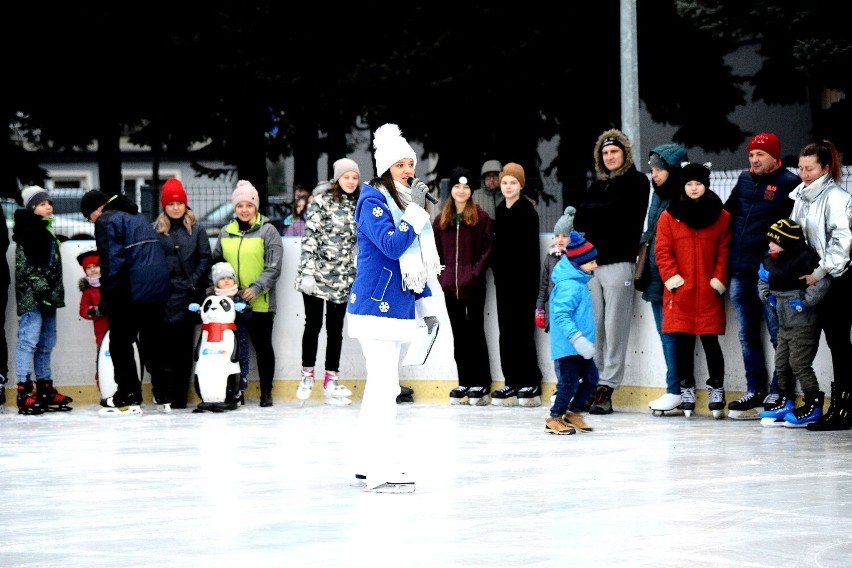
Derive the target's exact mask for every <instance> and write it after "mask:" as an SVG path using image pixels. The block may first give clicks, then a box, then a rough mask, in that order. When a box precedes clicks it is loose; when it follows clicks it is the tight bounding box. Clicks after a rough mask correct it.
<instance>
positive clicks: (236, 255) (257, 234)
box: [213, 213, 284, 312]
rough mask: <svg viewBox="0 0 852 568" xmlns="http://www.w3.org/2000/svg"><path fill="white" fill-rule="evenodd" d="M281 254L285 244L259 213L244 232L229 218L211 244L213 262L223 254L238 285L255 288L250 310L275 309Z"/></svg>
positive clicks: (276, 230)
mask: <svg viewBox="0 0 852 568" xmlns="http://www.w3.org/2000/svg"><path fill="white" fill-rule="evenodd" d="M283 257H284V245H283V244H282V242H281V235H280V234H279V233H278V229H276V228H275V226H274V225H273V224H272V223H270V222H269V219H268V218H267V217H266V216H265V215H261V214H259V213H258V215H257V217H256V218H255V220H254V222H253V223H252V225H251V227H250V228H249V230H248V231H246V232H245V234H243V233H242V232H241V231H240V229H239V223H238V222H237V220H236V219H233V220H231V221H230V222H229V223H228V224H227V225H225V226H224V227H222V229H221V230H220V231H219V238H218V240H217V241H216V246H215V247H214V248H213V259H214V262H215V261H217V260H218V259H221V258H223V259H225V260H226V261H228V262H229V263H231V266H233V267H234V272H236V274H237V286H238V287H239V288H240V289H243V288H251V289H253V290H254V292H255V294H256V297H255V299H254V300H253V301H252V302H251V308H252V311H253V312H275V311H276V307H277V306H276V300H275V284H276V282H278V278H279V277H280V276H281V261H282V258H283Z"/></svg>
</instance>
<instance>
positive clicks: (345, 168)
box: [331, 158, 361, 183]
mask: <svg viewBox="0 0 852 568" xmlns="http://www.w3.org/2000/svg"><path fill="white" fill-rule="evenodd" d="M346 172H355V173H356V174H358V177H359V178H360V177H361V170H360V169H358V163H357V162H355V160H350V159H349V158H340V159H339V160H337V161H336V162H334V177H333V178H331V181H332V183H333V182H336V181H337V180H339V179H340V176H342V175H343V174H345V173H346Z"/></svg>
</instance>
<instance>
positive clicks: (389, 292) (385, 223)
mask: <svg viewBox="0 0 852 568" xmlns="http://www.w3.org/2000/svg"><path fill="white" fill-rule="evenodd" d="M429 220H430V217H429V213H427V212H426V211H425V210H424V209H423V208H422V207H420V206H418V205H414V204H409V205H408V207H407V208H406V209H405V211H404V212H403V213H402V218H401V219H400V221H399V225H397V224H396V223H395V222H394V219H393V213H392V212H391V205H389V199H388V198H387V197H386V196H385V194H383V193H382V192H380V191H379V190H377V189H375V188H374V187H372V186H369V185H367V184H363V185H362V188H361V195H360V197H359V198H358V204H357V205H356V206H355V221H356V222H357V224H358V258H357V272H356V274H355V282H353V283H352V289H351V291H350V292H349V307H348V316H347V320H348V321H349V336H350V337H356V338H357V337H369V338H374V339H387V340H398V341H410V340H411V337H412V336H413V334H414V332H415V329H416V327H417V323H416V319H415V318H417V317H425V316H429V315H434V313H436V312H435V306H434V305H430V303H431V302H433V301H434V299H433V298H432V290H431V289H430V288H429V285H428V284H426V287H425V288H424V289H423V292H422V293H420V294H418V293H415V292H414V291H412V290H410V289H403V285H402V271H401V269H400V265H399V259H400V257H401V256H402V255H403V253H404V252H405V251H406V250H407V249H408V247H409V246H410V245H411V243H412V242H413V241H414V239H415V238H416V237H417V235H418V234H420V232H421V231H422V230H423V228H424V227H425V226H426V225H428V224H429ZM415 303H416V304H417V314H416V315H415Z"/></svg>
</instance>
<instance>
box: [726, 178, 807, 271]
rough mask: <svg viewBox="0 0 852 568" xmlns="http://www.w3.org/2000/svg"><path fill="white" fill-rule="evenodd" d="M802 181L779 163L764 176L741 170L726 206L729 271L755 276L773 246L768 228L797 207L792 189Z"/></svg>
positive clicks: (786, 216)
mask: <svg viewBox="0 0 852 568" xmlns="http://www.w3.org/2000/svg"><path fill="white" fill-rule="evenodd" d="M800 183H802V180H801V179H799V176H797V175H796V174H794V173H793V172H791V171H790V170H788V169H787V168H783V167H779V168H778V169H777V170H774V171H772V172H770V173H768V174H766V175H763V176H755V175H754V174H752V173H751V172H749V171H744V172H742V173H741V174H740V177H739V179H738V180H737V184H736V185H735V186H734V189H732V190H731V195H729V196H728V199H727V200H726V201H725V209H727V210H728V212H729V213H730V214H731V230H732V232H731V244H730V247H729V252H728V273H729V274H730V275H731V276H737V275H739V274H746V275H751V276H755V277H756V274H757V269H758V267H759V266H760V261H761V260H762V259H763V255H764V254H766V251H767V249H768V248H769V247H768V245H767V242H768V241H767V240H766V232H767V231H768V230H769V227H770V226H772V223H774V222H775V221H778V220H779V219H786V218H788V217H789V216H790V212H791V211H792V210H793V200H792V199H790V197H789V195H790V192H791V191H793V190H794V189H796V186H797V185H799V184H800Z"/></svg>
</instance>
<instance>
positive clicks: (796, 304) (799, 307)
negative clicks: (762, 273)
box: [787, 298, 808, 314]
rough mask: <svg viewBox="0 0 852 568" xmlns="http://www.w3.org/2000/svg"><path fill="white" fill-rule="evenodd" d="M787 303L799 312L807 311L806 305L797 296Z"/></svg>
mask: <svg viewBox="0 0 852 568" xmlns="http://www.w3.org/2000/svg"><path fill="white" fill-rule="evenodd" d="M787 303H788V304H790V307H791V308H793V309H794V310H795V311H796V312H798V313H800V314H801V313H803V312H806V311H808V307H807V306H806V305H805V303H804V302H803V301H802V300H800V299H799V298H794V299H792V300H790V301H789V302H787Z"/></svg>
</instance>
